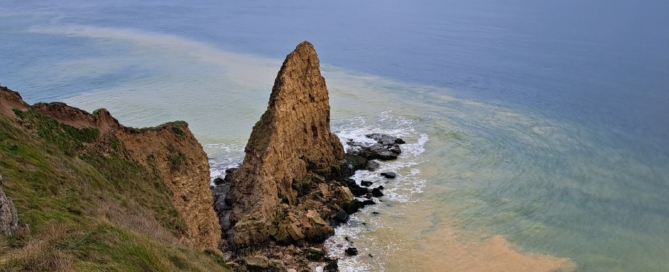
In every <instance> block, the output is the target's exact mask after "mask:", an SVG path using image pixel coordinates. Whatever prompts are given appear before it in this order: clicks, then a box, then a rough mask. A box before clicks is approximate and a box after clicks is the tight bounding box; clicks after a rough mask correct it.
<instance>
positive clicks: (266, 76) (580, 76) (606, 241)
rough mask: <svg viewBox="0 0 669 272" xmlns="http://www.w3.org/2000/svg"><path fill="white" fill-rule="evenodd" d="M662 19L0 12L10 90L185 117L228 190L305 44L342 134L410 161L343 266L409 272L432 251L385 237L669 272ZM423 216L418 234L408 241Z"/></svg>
mask: <svg viewBox="0 0 669 272" xmlns="http://www.w3.org/2000/svg"><path fill="white" fill-rule="evenodd" d="M666 14H669V3H666V2H665V1H645V2H643V3H627V2H624V1H606V2H604V1H588V2H587V3H582V2H581V1H560V2H557V1H548V2H542V3H535V2H534V1H505V2H503V3H501V2H500V3H497V1H440V2H436V1H419V2H417V3H402V2H380V1H368V2H364V3H358V2H354V1H343V2H342V1H339V2H336V3H335V2H332V3H317V2H313V3H299V2H282V3H262V2H253V1H246V2H244V3H220V1H197V2H196V3H189V2H185V1H183V2H180V1H142V2H141V3H135V2H133V1H100V2H97V3H89V2H87V1H68V2H67V3H59V4H54V3H51V2H48V1H43V2H42V1H30V2H29V3H23V2H13V1H6V2H3V4H2V5H0V35H1V36H2V42H1V43H0V83H1V84H2V85H3V86H8V87H10V88H11V89H14V90H16V91H19V92H20V93H21V94H22V95H23V97H24V99H25V100H27V101H28V102H29V103H35V102H38V101H54V100H58V101H65V102H67V103H69V104H72V105H74V106H78V107H81V108H83V109H86V110H89V111H92V110H94V109H97V108H100V107H105V108H108V109H109V110H110V111H111V112H112V114H113V115H114V116H115V117H117V118H118V119H119V120H120V121H121V122H123V123H124V124H127V125H132V126H153V125H156V124H158V123H161V122H166V121H170V120H175V119H183V120H186V121H187V122H188V123H189V124H190V126H191V129H192V130H193V131H194V132H195V134H196V136H197V137H198V139H199V140H200V141H201V142H202V143H203V146H204V147H205V150H206V151H207V153H208V154H209V156H210V158H211V161H210V163H211V164H212V176H216V175H220V171H222V170H224V168H225V167H227V166H229V165H234V164H235V163H238V162H239V161H240V160H241V158H242V156H243V152H242V150H243V146H244V145H245V142H246V139H247V138H248V135H249V134H250V130H251V127H252V125H253V124H254V123H255V121H257V119H258V118H259V116H260V114H262V112H263V111H264V109H265V108H266V103H267V102H266V101H267V98H268V96H269V92H270V89H271V85H272V84H273V80H274V76H275V75H276V72H277V71H278V69H279V67H280V65H281V61H282V58H283V57H285V55H286V54H287V53H288V52H290V51H291V50H292V49H293V48H294V46H295V45H297V44H298V43H299V42H301V41H302V40H305V39H306V40H309V41H311V42H312V43H313V44H314V45H315V47H316V50H317V51H318V52H319V57H320V59H321V63H322V65H323V67H322V69H323V75H324V76H325V78H326V80H327V84H328V87H329V89H330V92H331V103H332V110H333V115H332V117H333V124H334V128H333V129H334V130H335V131H337V132H338V133H339V135H340V137H342V138H346V137H349V138H354V137H359V136H360V135H361V134H363V133H365V132H366V131H369V130H375V131H386V132H389V133H395V134H401V135H404V136H405V137H407V139H409V140H411V142H410V144H412V145H413V146H412V148H411V150H413V151H414V152H413V153H412V152H409V153H407V154H406V155H405V156H404V157H402V158H401V159H400V160H399V161H398V162H397V163H394V164H385V165H383V167H386V169H389V170H394V171H397V172H398V173H399V174H400V178H398V181H397V183H394V184H389V185H387V186H386V187H388V188H390V189H389V191H392V192H394V194H392V195H390V196H388V197H387V202H388V203H387V204H388V205H380V206H379V207H375V208H374V209H375V210H374V211H379V212H381V215H380V216H376V217H372V216H371V215H370V212H371V211H372V210H371V209H370V210H369V211H366V212H363V213H361V214H360V215H359V219H360V220H364V221H366V222H368V223H369V224H368V225H369V226H368V227H364V228H362V227H359V226H349V227H348V229H346V230H342V231H340V232H341V235H354V236H355V237H356V239H357V242H356V243H358V244H359V245H361V247H364V246H367V245H368V246H369V247H375V248H376V249H369V250H370V252H371V251H374V254H375V256H377V258H375V259H373V260H372V259H364V258H362V257H360V258H352V259H346V260H344V261H343V262H342V263H343V264H344V265H343V267H344V269H350V270H365V269H367V270H377V269H387V270H397V267H398V266H396V265H394V264H393V262H394V261H393V260H392V259H393V258H396V257H397V255H396V254H397V252H405V254H406V255H408V256H411V254H412V252H414V251H416V252H420V249H419V248H418V247H415V246H413V245H409V244H408V243H400V242H394V240H393V239H390V238H389V237H397V239H396V241H402V240H403V239H404V240H407V239H409V237H431V236H430V235H433V234H434V233H439V230H441V229H442V228H444V227H449V228H456V229H458V230H459V231H461V232H463V233H468V234H470V235H473V236H474V237H477V238H476V239H481V240H485V239H487V238H489V237H492V236H496V235H503V236H504V237H505V238H506V239H507V240H509V241H510V242H512V243H513V244H515V245H516V246H517V247H518V248H520V249H519V250H520V251H522V252H532V253H537V254H545V255H552V256H557V257H561V258H569V259H570V260H571V261H572V262H574V263H575V264H576V270H577V271H666V270H667V267H669V263H668V261H667V260H666V258H665V256H669V238H667V237H669V235H668V234H669V227H667V226H669V200H667V197H666V196H667V195H668V194H669V167H667V165H669V140H667V139H669V106H668V105H669V89H668V88H669V50H666V48H669V30H667V29H666V28H665V27H663V26H666V25H669V17H667V16H666ZM367 174H369V173H362V174H361V175H363V176H362V177H359V178H367V176H364V175H367ZM379 182H380V181H379ZM384 186H385V185H384ZM419 207H421V209H420V211H414V210H412V209H419ZM422 207H429V209H428V208H425V209H422ZM410 212H416V213H417V214H419V216H418V218H420V220H419V221H421V222H423V223H424V224H422V225H420V226H421V227H420V228H419V229H408V228H403V227H402V225H403V224H404V223H405V222H403V221H402V220H407V219H403V218H408V217H407V216H408V215H407V214H408V213H410ZM413 219H416V218H413ZM333 241H336V239H335V240H333ZM380 248H386V249H384V250H381V249H380ZM334 251H336V250H334ZM384 257H385V258H384ZM427 267H428V266H426V267H420V266H416V268H415V269H416V270H427V269H428V268H427Z"/></svg>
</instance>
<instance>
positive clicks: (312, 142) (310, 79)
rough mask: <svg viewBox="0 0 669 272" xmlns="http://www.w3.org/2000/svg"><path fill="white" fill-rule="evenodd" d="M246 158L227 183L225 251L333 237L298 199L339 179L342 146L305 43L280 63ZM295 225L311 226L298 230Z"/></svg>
mask: <svg viewBox="0 0 669 272" xmlns="http://www.w3.org/2000/svg"><path fill="white" fill-rule="evenodd" d="M245 153H246V156H245V157H244V161H243V163H242V165H241V167H240V168H239V170H238V171H236V172H235V173H234V174H233V175H232V176H231V177H229V178H228V179H229V180H231V189H230V191H229V193H228V194H227V196H226V203H228V204H229V206H230V207H229V209H228V211H227V212H226V214H225V217H226V219H228V220H229V222H227V223H224V226H223V227H224V228H223V231H225V232H226V233H225V234H224V236H225V237H226V238H227V242H228V243H229V246H230V247H232V248H240V247H246V246H250V245H254V244H258V243H261V242H263V241H266V240H268V239H269V238H270V236H272V237H273V238H274V239H275V240H277V241H287V240H290V239H292V240H302V239H305V238H314V239H317V238H316V237H315V236H322V233H323V232H325V233H331V232H332V228H331V227H329V226H326V224H324V223H323V219H322V218H321V217H323V216H327V215H325V214H323V215H319V214H318V213H317V210H318V209H317V207H312V209H309V208H308V207H306V206H305V207H303V206H304V204H305V200H304V199H300V197H302V196H303V195H304V194H305V193H306V192H301V191H302V186H307V187H308V186H311V180H313V179H319V178H320V179H323V176H328V174H329V173H332V172H336V171H338V170H339V168H340V165H341V164H342V162H341V160H342V159H343V158H344V149H343V147H342V145H341V143H340V141H339V139H338V138H337V136H336V135H335V134H333V133H332V132H331V131H330V105H329V97H328V91H327V87H326V85H325V79H324V78H323V77H322V76H321V73H320V63H319V60H318V56H317V55H316V51H315V50H314V48H313V46H312V45H311V44H310V43H308V42H303V43H301V44H299V45H298V46H297V48H295V50H294V51H293V52H292V53H290V54H289V55H288V56H287V57H286V60H285V61H284V62H283V65H282V67H281V70H280V71H279V73H278V75H277V77H276V80H275V82H274V87H273V88H272V93H271V95H270V98H269V103H268V106H267V110H266V111H265V113H264V114H263V115H262V117H260V120H259V121H258V122H257V123H256V124H255V126H254V127H253V131H252V132H251V137H250V139H249V141H248V144H247V145H246V148H245ZM316 173H319V174H320V175H318V174H316ZM324 184H325V183H324ZM326 187H329V185H323V188H326ZM306 189H309V188H306ZM325 190H327V189H325ZM328 196H329V195H328ZM329 197H331V196H329ZM297 207H300V208H297ZM298 218H312V219H313V220H312V221H314V222H316V223H315V224H311V223H309V222H304V223H298V221H299V220H297V219H298ZM312 223H313V222H312ZM321 223H322V224H321ZM305 226H310V228H305ZM315 229H318V230H317V231H313V230H315ZM308 232H314V233H313V235H311V236H310V235H309V234H308Z"/></svg>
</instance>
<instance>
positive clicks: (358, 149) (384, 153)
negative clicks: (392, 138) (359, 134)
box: [347, 142, 399, 161]
mask: <svg viewBox="0 0 669 272" xmlns="http://www.w3.org/2000/svg"><path fill="white" fill-rule="evenodd" d="M347 144H348V145H349V146H351V147H352V148H351V149H350V150H349V151H348V152H347V154H349V155H355V156H361V157H364V158H366V159H367V160H374V159H378V160H384V161H387V160H394V159H397V155H398V154H399V153H396V152H393V151H391V150H390V149H391V148H393V145H387V146H384V145H382V144H379V143H375V144H371V145H370V144H367V143H358V142H348V143H347Z"/></svg>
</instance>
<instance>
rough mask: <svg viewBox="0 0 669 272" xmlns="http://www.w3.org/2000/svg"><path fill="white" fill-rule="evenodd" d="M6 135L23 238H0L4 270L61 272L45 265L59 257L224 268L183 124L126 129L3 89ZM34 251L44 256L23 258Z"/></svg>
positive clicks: (0, 139) (84, 262)
mask: <svg viewBox="0 0 669 272" xmlns="http://www.w3.org/2000/svg"><path fill="white" fill-rule="evenodd" d="M0 128H1V129H0V159H1V160H0V161H2V163H0V174H1V175H2V177H3V179H4V181H3V182H2V187H3V188H2V189H4V192H5V193H6V194H7V196H8V197H9V198H11V199H12V201H13V202H14V204H15V206H16V210H17V214H18V219H19V220H18V222H19V227H18V231H13V232H12V233H9V232H7V233H9V235H14V236H16V237H17V238H12V239H7V240H4V239H0V248H1V249H0V264H2V265H0V266H5V265H9V266H8V267H13V268H15V269H18V270H21V269H22V267H23V268H25V267H33V268H34V267H42V268H47V267H49V269H50V270H51V269H54V270H58V269H56V268H57V267H58V265H56V264H53V263H51V264H50V263H48V262H43V261H40V260H41V259H46V260H52V259H53V260H62V263H63V265H64V266H62V267H65V268H62V270H80V269H82V270H90V269H92V270H97V269H102V270H106V269H108V268H110V267H115V269H121V270H125V269H129V270H137V269H140V270H146V269H150V270H151V269H158V270H162V271H169V270H174V269H186V268H187V269H186V270H195V271H207V270H211V269H214V270H221V269H223V270H226V269H227V268H226V266H225V264H224V263H223V261H222V259H220V256H218V253H215V252H217V248H218V245H219V241H220V238H221V232H220V226H219V224H218V219H217V217H216V213H215V212H214V210H213V208H212V203H213V199H212V195H211V191H210V189H209V183H210V181H209V179H210V178H209V164H208V159H207V155H206V154H205V152H204V150H203V149H202V146H201V145H200V144H199V143H198V141H197V140H196V139H195V137H194V135H193V134H192V133H191V131H190V130H189V128H188V124H187V123H186V122H183V121H177V122H171V123H166V124H163V125H160V126H157V127H152V128H142V129H136V128H130V127H125V126H123V125H121V124H120V123H119V122H118V121H117V120H116V119H115V118H114V117H112V116H111V114H110V113H109V112H108V111H107V110H105V109H100V110H96V111H95V112H93V113H88V112H86V111H83V110H80V109H77V108H74V107H71V106H68V105H66V104H64V103H59V102H55V103H37V104H35V105H28V104H27V103H25V102H24V101H23V100H22V98H21V96H20V95H19V94H18V93H17V92H14V91H12V90H9V89H7V88H5V87H0ZM3 203H4V202H3ZM7 203H9V202H7ZM4 206H7V205H3V207H4ZM13 228H14V230H15V229H17V227H13ZM53 228H56V229H59V230H57V232H58V233H57V234H53V233H50V232H52V231H54V230H53ZM60 229H62V230H60ZM0 236H1V235H0ZM58 239H61V240H62V239H65V240H67V239H72V241H77V240H81V241H84V242H85V241H88V240H87V239H93V240H94V241H91V244H81V243H84V242H77V243H69V242H63V241H60V242H56V241H54V240H58ZM3 241H4V242H3ZM31 241H32V242H31ZM2 243H9V246H10V247H9V248H10V251H9V252H5V248H4V247H3V246H2ZM63 243H66V244H65V245H63ZM68 243H69V244H68ZM31 244H39V248H40V250H41V251H40V252H41V253H40V254H42V253H43V254H46V256H41V255H39V254H37V255H36V254H33V255H30V256H29V255H25V256H24V255H22V254H23V253H22V252H24V251H26V250H28V247H29V246H30V245H31ZM26 246H28V247H26ZM183 247H186V248H189V249H194V250H196V251H189V250H185V249H183ZM202 251H206V252H209V253H206V254H204V253H202ZM87 252H97V253H96V254H92V255H91V254H89V253H87ZM197 252H199V253H197ZM6 253H9V255H6ZM49 254H51V255H49ZM53 254H56V255H57V256H56V255H54V256H55V257H54V256H52V255H53ZM97 254H103V255H105V256H104V257H100V256H98V255H97ZM6 256H9V257H6ZM49 258H51V259H49ZM217 258H218V260H217ZM35 262H37V263H35ZM54 267H55V268H54ZM38 270H39V269H38Z"/></svg>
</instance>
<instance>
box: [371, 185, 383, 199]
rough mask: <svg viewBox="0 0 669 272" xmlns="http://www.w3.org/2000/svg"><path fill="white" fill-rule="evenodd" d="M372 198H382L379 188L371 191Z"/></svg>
mask: <svg viewBox="0 0 669 272" xmlns="http://www.w3.org/2000/svg"><path fill="white" fill-rule="evenodd" d="M372 196H374V197H382V196H383V193H382V192H381V189H379V188H378V187H377V188H374V189H372Z"/></svg>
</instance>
